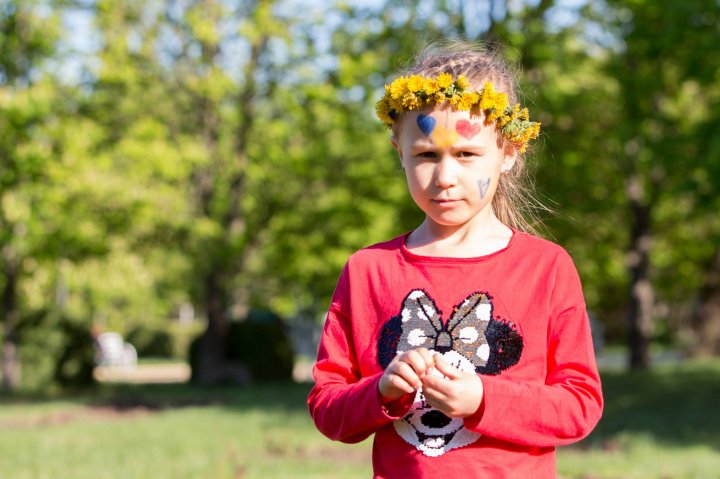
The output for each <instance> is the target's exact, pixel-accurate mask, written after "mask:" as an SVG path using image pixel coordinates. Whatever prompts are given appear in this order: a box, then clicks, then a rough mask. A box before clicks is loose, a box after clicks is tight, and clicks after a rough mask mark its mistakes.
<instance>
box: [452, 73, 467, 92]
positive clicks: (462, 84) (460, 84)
mask: <svg viewBox="0 0 720 479" xmlns="http://www.w3.org/2000/svg"><path fill="white" fill-rule="evenodd" d="M455 83H457V86H458V87H459V88H461V89H463V90H464V89H465V88H467V87H469V86H470V82H469V81H468V79H467V78H465V75H460V76H459V77H458V78H457V81H456V82H455Z"/></svg>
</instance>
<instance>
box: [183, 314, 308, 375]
mask: <svg viewBox="0 0 720 479" xmlns="http://www.w3.org/2000/svg"><path fill="white" fill-rule="evenodd" d="M200 340H201V337H198V338H196V339H195V340H194V341H193V342H192V343H191V345H190V366H191V368H192V370H193V372H195V371H197V369H198V367H197V364H198V361H199V354H200V350H199V344H200ZM226 341H227V348H226V353H225V354H226V356H225V359H227V360H229V361H230V362H231V363H233V364H241V365H243V366H244V367H246V368H247V371H248V373H249V374H250V377H251V379H252V380H253V381H257V382H268V381H278V380H289V379H290V378H291V377H292V370H293V364H294V362H295V356H294V352H293V349H292V345H291V344H290V339H289V337H288V334H287V331H286V329H285V325H284V323H283V321H282V319H281V318H280V316H278V315H276V314H274V313H271V312H268V311H260V310H253V311H251V312H250V314H249V315H248V317H247V319H245V320H242V321H233V322H232V323H230V325H229V326H228V332H227V334H226ZM193 379H195V378H193Z"/></svg>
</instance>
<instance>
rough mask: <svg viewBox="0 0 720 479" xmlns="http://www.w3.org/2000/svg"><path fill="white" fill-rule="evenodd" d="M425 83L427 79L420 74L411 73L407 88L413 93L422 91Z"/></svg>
mask: <svg viewBox="0 0 720 479" xmlns="http://www.w3.org/2000/svg"><path fill="white" fill-rule="evenodd" d="M424 85H425V79H424V78H423V77H422V76H420V75H411V76H410V77H409V78H408V81H407V89H408V90H410V91H411V92H412V93H417V92H419V91H422V89H423V86H424Z"/></svg>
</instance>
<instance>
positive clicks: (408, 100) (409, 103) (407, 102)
mask: <svg viewBox="0 0 720 479" xmlns="http://www.w3.org/2000/svg"><path fill="white" fill-rule="evenodd" d="M402 104H403V106H404V107H405V108H407V109H408V110H416V109H418V108H420V98H418V97H417V96H416V95H415V94H414V93H411V92H408V93H406V94H405V96H404V97H403V99H402Z"/></svg>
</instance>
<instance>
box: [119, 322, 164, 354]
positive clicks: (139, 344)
mask: <svg viewBox="0 0 720 479" xmlns="http://www.w3.org/2000/svg"><path fill="white" fill-rule="evenodd" d="M125 341H127V342H128V343H130V344H132V345H133V346H135V349H136V350H137V353H138V357H141V358H142V357H155V358H169V357H172V355H173V344H172V343H173V341H172V337H171V336H170V333H168V332H167V331H165V330H163V329H160V328H153V327H148V326H143V325H140V326H136V327H135V328H133V329H132V330H130V332H129V333H128V334H127V337H126V338H125Z"/></svg>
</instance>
